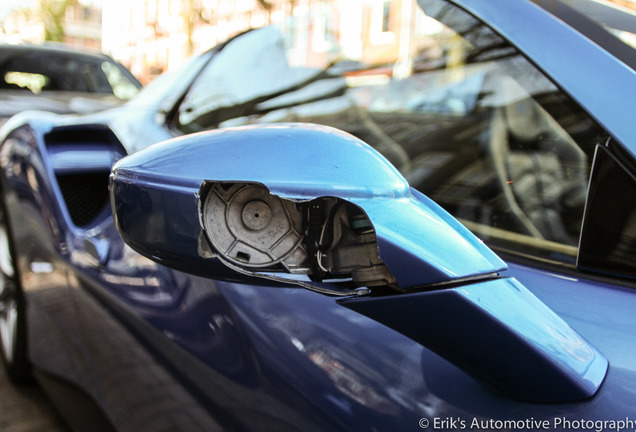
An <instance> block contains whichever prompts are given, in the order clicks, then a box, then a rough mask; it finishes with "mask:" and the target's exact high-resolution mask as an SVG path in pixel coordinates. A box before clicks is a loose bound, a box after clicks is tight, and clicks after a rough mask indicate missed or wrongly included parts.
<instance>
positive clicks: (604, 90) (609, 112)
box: [424, 0, 636, 157]
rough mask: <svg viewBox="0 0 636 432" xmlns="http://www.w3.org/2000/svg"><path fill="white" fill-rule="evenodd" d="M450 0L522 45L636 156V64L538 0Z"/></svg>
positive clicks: (518, 45)
mask: <svg viewBox="0 0 636 432" xmlns="http://www.w3.org/2000/svg"><path fill="white" fill-rule="evenodd" d="M449 1H450V2H452V3H454V4H456V5H457V6H459V7H461V8H463V9H465V10H466V11H468V12H470V13H472V14H473V15H475V16H476V17H478V18H480V19H481V20H482V21H484V22H485V23H487V24H488V25H489V26H490V27H492V28H493V29H494V30H495V31H497V32H498V33H499V34H501V35H502V36H503V37H505V38H506V39H508V40H509V41H510V42H511V43H513V44H514V45H515V46H517V48H519V50H520V51H521V52H522V53H524V54H525V55H526V56H527V57H528V58H529V59H530V60H531V61H532V62H534V63H535V64H536V65H537V66H538V67H539V68H541V69H542V70H543V71H544V73H546V74H547V75H548V76H549V77H551V78H552V79H553V81H555V83H557V84H558V85H559V86H560V87H561V89H562V90H563V91H565V92H566V93H567V94H569V95H570V97H572V99H574V100H575V101H576V102H577V103H579V104H580V105H581V107H582V108H583V109H585V110H586V111H587V112H588V114H589V115H590V116H592V117H593V118H594V119H595V120H596V121H597V122H598V123H599V124H600V125H601V126H603V127H604V128H605V129H606V130H607V131H608V132H610V134H611V135H612V136H613V137H614V139H615V140H617V141H618V142H619V143H621V144H623V146H625V148H626V149H627V150H628V151H629V152H630V153H631V154H632V156H634V157H636V128H634V127H633V115H634V113H635V112H636V98H633V97H626V95H633V94H636V71H635V70H634V69H632V68H631V67H630V66H628V65H627V64H626V63H625V62H623V61H621V60H620V59H618V58H617V57H615V56H614V55H613V54H612V53H611V52H610V51H608V50H607V49H605V48H603V47H602V46H601V45H599V44H598V43H596V42H594V41H593V40H591V39H590V38H589V37H587V36H585V35H584V34H583V33H581V31H580V30H578V29H575V28H574V27H572V26H570V25H568V24H567V23H566V22H565V21H563V20H562V19H560V18H558V17H556V16H555V15H553V14H552V13H550V12H548V11H547V10H546V9H544V8H542V7H541V6H539V5H538V4H537V1H539V0H535V1H532V0H449ZM551 1H556V2H560V0H551ZM424 10H426V8H424Z"/></svg>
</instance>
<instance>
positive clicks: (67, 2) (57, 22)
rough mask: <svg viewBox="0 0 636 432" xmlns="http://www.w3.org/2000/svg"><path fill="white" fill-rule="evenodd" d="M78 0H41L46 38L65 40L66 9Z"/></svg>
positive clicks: (56, 40) (41, 15)
mask: <svg viewBox="0 0 636 432" xmlns="http://www.w3.org/2000/svg"><path fill="white" fill-rule="evenodd" d="M76 3H77V0H39V6H40V11H39V13H40V18H41V19H42V23H43V24H44V40H46V41H52V42H63V41H64V36H65V31H64V16H65V14H66V10H67V9H68V8H69V7H70V6H73V5H75V4H76Z"/></svg>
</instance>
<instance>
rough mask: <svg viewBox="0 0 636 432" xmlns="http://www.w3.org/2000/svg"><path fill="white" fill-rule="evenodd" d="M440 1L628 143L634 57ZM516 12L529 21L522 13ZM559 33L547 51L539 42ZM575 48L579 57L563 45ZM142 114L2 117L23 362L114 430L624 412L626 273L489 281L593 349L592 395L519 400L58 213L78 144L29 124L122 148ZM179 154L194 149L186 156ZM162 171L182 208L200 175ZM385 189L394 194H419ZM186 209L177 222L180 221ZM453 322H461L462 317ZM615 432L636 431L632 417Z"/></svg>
mask: <svg viewBox="0 0 636 432" xmlns="http://www.w3.org/2000/svg"><path fill="white" fill-rule="evenodd" d="M454 3H456V4H458V5H459V6H461V7H463V8H465V9H467V10H469V11H471V12H472V13H474V14H475V15H477V16H479V17H481V18H484V19H486V21H487V22H489V23H490V24H491V25H492V26H493V28H495V29H496V30H497V31H499V32H500V33H501V34H502V35H504V36H505V37H507V38H508V39H509V40H510V41H512V42H514V43H515V44H516V45H517V46H519V48H520V49H521V50H522V51H523V52H524V53H525V54H526V55H527V56H528V57H529V58H531V59H532V60H533V61H534V62H535V63H536V64H538V65H539V66H540V67H541V68H542V69H543V70H544V71H546V73H547V74H548V75H550V76H551V77H552V78H554V79H555V80H556V81H558V82H559V83H561V85H562V87H563V89H564V90H565V91H566V92H568V93H569V94H570V95H572V96H573V97H575V99H576V100H577V102H579V103H580V104H581V105H582V106H583V107H584V108H585V109H587V110H588V111H589V112H590V113H591V114H592V115H593V116H594V117H595V119H596V120H597V121H598V122H599V123H600V124H601V125H603V126H605V127H606V128H607V129H608V130H609V131H611V133H612V134H613V136H614V138H615V139H616V140H617V141H618V142H620V143H621V144H622V145H623V146H624V147H625V148H626V149H627V150H628V151H629V152H630V153H631V154H632V155H636V135H635V134H636V130H635V129H634V127H633V119H632V117H633V113H634V112H636V106H635V105H636V99H635V98H630V97H624V95H625V94H636V89H635V88H634V86H635V85H636V79H634V74H635V73H634V71H633V70H632V69H630V68H628V67H627V66H625V65H624V64H622V63H620V62H619V61H618V60H615V59H614V58H613V57H611V56H610V55H609V54H607V53H606V52H605V51H604V50H603V49H602V48H600V47H598V46H597V45H595V44H594V43H593V42H591V41H590V40H588V39H585V38H583V37H581V35H580V34H578V33H577V32H576V31H574V30H572V29H571V28H569V27H567V26H566V25H565V24H564V23H562V22H560V21H558V20H555V19H553V18H551V17H549V15H548V14H547V12H545V11H544V10H542V9H540V8H539V7H537V6H536V5H535V4H534V3H532V2H529V1H524V0H521V1H515V2H511V1H508V0H505V1H504V0H501V1H491V0H466V1H459V0H456V1H454ZM504 4H505V7H504ZM520 19H521V20H534V21H536V22H537V26H536V27H534V28H532V27H529V26H520V25H518V21H519V20H520ZM537 28H540V29H541V31H537ZM557 38H558V40H559V41H560V42H559V46H561V47H562V48H561V51H558V50H547V49H545V46H546V45H548V44H551V43H552V41H553V40H555V39H557ZM581 52H585V53H586V54H585V56H581V57H577V54H576V53H581ZM564 59H567V61H565V60H564ZM591 64H593V65H594V66H590V65H591ZM607 74H611V76H612V79H607V77H606V75H607ZM572 77H576V79H572ZM140 100H142V99H140ZM151 102H152V104H151V105H152V106H153V109H154V107H155V105H156V104H155V102H156V101H154V100H153V101H151ZM155 116H156V112H154V111H148V110H144V109H142V107H141V106H140V105H139V104H138V103H136V102H133V103H132V104H129V105H128V106H126V107H123V108H122V109H120V110H115V111H112V112H108V113H103V114H99V115H97V116H92V117H88V118H86V119H81V120H80V119H67V118H61V117H57V116H48V115H44V114H42V113H37V114H35V113H24V114H22V115H20V116H19V117H18V118H14V119H12V120H11V121H10V122H9V123H8V124H7V125H5V126H4V128H3V135H2V140H3V146H2V149H1V150H0V165H1V168H2V171H3V173H4V177H5V178H4V179H3V181H4V183H3V185H2V187H3V191H4V193H5V201H6V205H7V208H8V209H9V214H10V218H11V225H12V227H13V229H14V241H15V242H16V244H19V245H24V246H25V248H24V249H23V250H21V252H20V254H19V256H17V257H16V261H17V267H18V271H19V273H20V277H21V281H22V284H23V288H24V290H25V295H26V297H27V299H28V320H29V323H30V327H29V335H30V338H29V348H30V354H31V360H32V363H33V365H34V366H35V367H37V368H39V369H40V370H42V371H45V372H47V373H50V374H54V375H56V376H59V377H62V378H63V379H65V380H66V381H68V382H70V383H72V384H75V385H77V386H78V387H81V388H83V389H85V391H86V393H88V395H89V396H90V398H91V399H93V400H94V401H95V402H96V404H97V405H98V406H99V407H100V408H101V409H103V410H104V411H105V412H106V413H108V416H109V418H110V420H111V421H112V423H113V425H114V426H115V427H116V428H119V429H121V430H135V431H141V430H158V429H160V428H161V427H166V425H169V427H170V428H172V429H174V430H188V431H195V430H206V431H208V430H220V429H221V426H222V427H223V428H225V429H229V430H241V431H242V430H300V429H302V430H310V431H312V430H313V431H329V430H333V431H337V430H340V431H345V430H368V431H374V430H375V431H377V430H420V429H421V428H424V429H425V428H426V427H424V426H425V425H426V426H428V427H429V428H435V429H437V430H456V429H469V428H473V429H487V428H488V427H490V429H501V428H498V427H497V425H496V424H495V425H493V424H489V423H488V422H489V421H490V420H492V419H496V420H498V421H503V420H511V421H515V422H523V421H525V420H528V421H535V422H544V421H546V422H548V423H547V424H548V425H549V428H551V429H553V430H572V429H575V428H576V427H573V426H572V424H573V422H576V421H588V420H589V421H593V422H598V421H607V422H611V421H626V422H628V421H632V420H633V421H635V422H636V418H634V417H636V416H635V415H634V412H633V401H634V399H635V398H636V391H635V390H634V389H636V362H634V361H633V353H634V352H636V340H635V338H634V337H633V335H634V334H635V333H636V315H635V314H634V313H633V311H634V310H636V295H635V294H634V291H633V289H632V288H630V287H628V285H629V283H627V282H625V281H619V280H616V281H615V282H616V284H614V283H610V282H611V281H610V280H609V279H604V280H603V281H599V280H595V279H593V278H592V277H590V278H582V277H581V276H580V275H576V276H573V275H572V272H562V273H561V272H557V271H556V270H552V271H547V270H541V269H538V268H533V267H529V266H524V265H520V264H516V263H514V262H510V263H508V265H509V269H508V270H507V271H506V272H505V273H504V275H505V276H510V277H514V278H516V279H517V280H518V281H519V282H521V283H522V284H523V285H524V286H525V287H526V288H527V289H528V291H529V292H531V293H532V294H534V295H535V296H536V297H537V298H538V299H539V300H541V301H542V302H543V303H545V304H546V305H547V306H548V307H550V308H551V309H552V310H553V311H554V312H555V313H556V314H557V315H558V316H559V317H561V318H562V319H563V320H564V321H565V322H566V323H567V324H568V325H569V326H571V327H572V328H573V329H574V330H575V331H576V332H578V333H579V334H580V335H581V336H582V337H583V338H584V339H585V340H586V341H588V342H589V343H590V344H591V345H592V346H593V347H594V348H595V349H597V350H598V352H600V353H602V355H604V356H605V357H606V358H607V359H608V360H609V370H608V372H607V376H606V377H605V380H604V382H603V383H602V384H601V385H600V389H599V390H598V392H597V393H596V394H594V396H593V397H590V398H589V399H587V400H583V401H577V402H570V403H560V404H535V403H527V402H520V401H517V400H514V399H510V398H508V397H504V396H501V395H499V394H497V393H496V392H492V391H489V390H488V389H487V388H486V387H485V386H484V385H482V384H481V383H479V382H477V381H476V380H475V379H474V378H473V377H471V376H470V375H468V374H467V373H466V372H464V371H463V370H461V369H460V368H459V367H458V366H457V365H455V364H453V363H452V362H450V361H448V360H446V359H444V358H443V357H441V356H440V355H439V354H437V353H435V352H434V351H433V350H431V349H429V348H427V347H425V346H423V345H422V344H421V343H418V342H416V341H414V340H413V339H412V338H409V337H407V336H405V335H404V334H401V333H400V332H399V331H397V330H396V329H393V328H390V326H387V325H385V324H382V323H379V322H378V321H376V320H374V319H371V318H368V317H366V316H364V314H360V313H358V312H354V311H353V310H351V309H350V308H349V307H348V306H345V305H343V303H341V302H338V300H337V299H334V298H331V297H326V296H323V295H320V294H317V293H314V292H309V291H306V290H302V289H299V288H297V287H285V288H282V287H280V286H271V285H267V284H265V283H262V282H260V281H257V280H254V281H251V282H250V283H248V281H246V280H244V279H241V280H239V279H238V278H236V279H233V278H232V275H231V274H229V273H227V274H223V276H224V277H223V280H211V279H209V278H205V277H200V276H193V275H191V274H187V273H183V272H179V271H176V270H172V269H169V268H167V267H165V266H162V265H159V264H157V263H155V262H153V261H150V260H149V259H147V258H145V257H143V256H141V255H139V254H137V253H136V252H134V251H132V250H131V249H130V248H129V247H128V246H126V245H125V244H124V242H123V240H122V239H121V238H120V236H119V234H118V232H117V230H116V227H115V224H114V221H113V220H112V218H109V217H107V218H104V219H101V220H100V222H99V223H98V224H95V225H91V226H89V227H84V228H78V227H77V226H74V225H73V224H72V223H71V222H70V215H69V214H68V211H67V210H66V209H65V208H64V206H63V205H61V203H63V202H64V197H63V196H62V193H61V191H60V189H59V187H58V186H57V184H56V183H55V182H54V181H53V179H54V178H55V175H56V170H57V171H58V172H59V171H64V170H69V169H70V170H73V167H74V165H75V162H73V159H74V158H75V156H76V155H73V154H68V153H66V154H65V153H64V151H62V150H60V151H49V149H48V148H47V145H46V142H45V141H46V140H45V135H46V134H47V133H50V132H51V131H52V130H53V129H54V127H59V126H65V125H75V124H78V123H79V124H80V126H82V127H88V126H89V125H91V124H101V125H107V126H108V127H109V128H110V129H111V130H112V131H113V132H114V134H115V135H116V136H117V137H118V138H119V139H120V140H121V142H122V144H123V145H124V146H125V147H126V148H127V149H128V150H129V151H132V150H137V149H138V148H140V147H145V146H147V145H149V144H152V143H153V142H156V141H159V140H164V139H167V138H170V137H171V133H170V132H169V131H168V130H167V129H164V128H161V127H158V126H157V125H156V123H154V122H155ZM82 123H83V124H82ZM140 136H141V137H142V138H135V140H137V141H133V139H132V137H140ZM92 150H93V151H94V152H93V153H90V152H87V153H90V154H94V155H95V156H96V157H95V159H91V160H94V161H95V164H94V165H95V167H101V166H103V165H104V163H108V162H106V160H105V159H104V157H105V153H104V151H102V150H103V148H102V147H99V146H98V147H93V148H92ZM111 150H113V149H112V148H111ZM111 150H108V151H111ZM113 151H114V150H113ZM115 153H116V152H115ZM84 156H86V157H89V156H87V155H86V154H85V155H84ZM248 156H249V155H248ZM252 156H253V155H252ZM264 156H266V155H264ZM296 156H298V155H296ZM191 159H192V160H191V161H190V162H189V163H195V162H197V161H196V155H193V156H192V157H191ZM186 160H187V159H186ZM83 162H84V161H83ZM172 168H174V167H171V169H172ZM178 168H179V169H180V170H181V171H182V172H181V174H182V175H183V176H181V175H178V176H177V175H175V176H174V181H173V182H172V185H171V186H172V187H175V186H180V187H181V188H182V192H184V194H182V198H180V199H182V200H183V201H179V200H177V201H174V202H171V203H169V205H171V206H172V209H173V214H178V213H179V212H181V209H182V208H183V207H180V206H181V205H184V206H186V207H187V206H190V208H194V207H195V206H196V200H195V198H194V195H193V192H195V191H197V190H198V188H199V187H200V183H198V181H199V180H200V179H192V178H190V179H188V178H187V174H188V171H189V170H188V166H187V164H185V163H184V164H183V165H182V166H180V167H178ZM348 168H352V167H348ZM353 168H356V167H353ZM357 168H359V167H357ZM260 174H262V175H269V174H276V173H275V172H273V173H272V172H270V171H269V170H268V171H267V172H264V173H260ZM361 175H362V173H361ZM255 177H256V176H255ZM184 178H186V180H184ZM162 180H165V177H163V178H162ZM331 186H337V185H334V184H331ZM398 186H399V187H398V188H397V189H398V190H399V191H400V192H399V193H403V194H405V195H407V194H409V193H413V196H415V197H416V198H417V200H420V201H422V202H423V201H424V198H423V197H422V196H421V194H418V193H416V192H410V191H409V190H408V188H406V187H405V185H403V184H402V183H400V182H398ZM336 189H337V188H335V187H333V188H331V191H332V192H334V193H335V190H336ZM323 191H329V189H323ZM279 192H280V193H283V192H284V191H283V190H280V191H279ZM380 195H381V194H380ZM181 203H183V204H181ZM157 214H159V213H157ZM175 217H176V216H175ZM174 220H177V221H178V220H180V219H178V218H177V219H174ZM194 222H196V221H189V222H188V224H189V225H187V224H186V226H190V227H195V228H196V227H197V226H198V225H196V224H194ZM182 234H183V235H184V236H185V235H190V236H195V237H196V233H193V232H191V231H188V232H184V233H182ZM394 242H395V241H394V240H391V243H394ZM492 269H498V270H501V266H499V265H498V264H497V265H495V266H494V267H493V268H492ZM190 270H192V271H194V270H195V269H194V268H193V269H190ZM218 270H219V271H222V269H220V268H219V269H218ZM256 285H257V286H256ZM480 289H481V288H480ZM484 289H485V288H484ZM457 295H460V296H463V297H464V299H467V297H466V296H467V295H468V294H460V293H457ZM467 300H469V299H467ZM513 310H514V308H511V309H510V311H511V312H512V311H513ZM61 317H63V319H62V318H61ZM453 324H455V325H457V331H461V328H462V324H463V325H464V326H466V327H467V328H469V327H470V326H471V325H472V322H471V321H466V322H463V321H459V322H457V323H453ZM398 330H400V331H404V330H403V329H398ZM38 334H48V335H49V337H48V338H46V339H42V338H38V337H37V335H38ZM464 336H465V337H468V336H467V335H464ZM503 344H504V342H503V341H499V340H490V341H489V345H488V346H489V347H490V348H491V349H492V350H497V352H501V353H503V352H506V351H505V350H506V347H505V346H504V345H503ZM475 349H478V348H477V347H476V348H475ZM499 350H501V351H499ZM575 351H576V350H575ZM594 370H595V371H596V372H593V371H592V370H590V371H589V373H590V374H592V375H594V376H595V378H594V379H593V381H594V382H596V383H597V384H599V380H600V379H599V376H600V373H598V370H599V368H598V366H595V369H594ZM586 373H587V372H585V371H584V372H583V374H582V375H586ZM584 385H585V384H584ZM548 390H552V389H548ZM113 395H117V396H116V397H115V396H113ZM568 422H569V423H568ZM536 424H537V423H530V426H533V425H536ZM541 424H542V425H543V424H544V423H541ZM606 424H609V423H606ZM220 425H221V426H220ZM579 425H580V423H579ZM514 426H515V428H517V429H520V427H518V426H519V423H514ZM575 426H576V424H575ZM528 428H530V427H528ZM504 429H505V428H504ZM509 429H512V427H509ZM535 429H540V428H539V427H535ZM623 429H627V430H633V429H636V426H635V423H626V424H625V426H624V427H623Z"/></svg>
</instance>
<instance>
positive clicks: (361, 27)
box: [0, 0, 636, 83]
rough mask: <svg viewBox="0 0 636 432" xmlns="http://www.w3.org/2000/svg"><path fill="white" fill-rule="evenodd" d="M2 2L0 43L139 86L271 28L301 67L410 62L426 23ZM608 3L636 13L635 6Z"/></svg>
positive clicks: (59, 0)
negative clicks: (78, 54) (88, 61)
mask: <svg viewBox="0 0 636 432" xmlns="http://www.w3.org/2000/svg"><path fill="white" fill-rule="evenodd" d="M1 1H2V4H0V20H1V23H0V42H4V43H24V42H28V43H41V42H44V41H59V42H64V43H67V44H70V45H73V46H76V47H82V48H87V49H92V50H102V51H104V52H106V53H107V54H110V55H111V56H112V57H114V58H115V59H117V60H119V61H120V62H121V63H123V64H124V65H125V66H127V67H128V68H129V69H130V70H131V71H132V72H133V73H134V74H135V75H136V76H137V77H138V78H139V79H140V80H141V81H142V83H148V82H149V81H151V80H152V79H153V78H154V77H156V76H157V75H158V74H160V73H161V72H163V71H166V70H168V69H172V68H174V67H176V66H178V65H180V64H182V63H183V61H184V60H185V59H186V58H188V57H189V56H190V55H192V54H196V53H200V52H202V51H205V50H207V49H209V48H211V47H213V46H215V45H216V44H218V43H219V42H221V41H224V40H226V39H228V38H229V37H231V36H234V35H236V34H238V33H240V32H243V31H245V30H248V29H250V28H257V27H262V26H264V25H266V24H269V23H292V24H286V25H287V26H288V27H289V28H288V29H287V31H288V32H293V33H294V34H295V38H296V40H301V41H302V44H301V45H299V46H296V47H294V50H295V52H294V53H293V54H294V55H295V56H298V59H299V62H301V61H302V62H306V64H311V59H312V58H314V57H315V58H316V61H317V62H321V60H322V61H324V57H325V56H328V55H329V48H330V46H331V45H333V44H335V43H336V42H337V43H338V44H339V45H340V46H341V47H342V46H344V47H345V50H347V51H348V52H347V54H348V56H349V57H350V58H356V59H360V60H361V61H364V62H366V63H370V64H378V65H381V64H382V63H388V62H395V61H396V60H397V59H395V58H389V57H388V56H389V54H387V53H395V52H398V53H400V54H399V55H400V56H403V58H405V59H407V58H409V57H410V56H409V55H408V53H409V52H411V51H412V50H413V49H414V48H416V47H412V46H411V37H412V35H411V33H412V29H413V28H414V27H413V25H414V22H415V20H417V19H425V18H424V17H422V16H421V15H422V14H420V13H415V10H416V6H415V4H416V0H1ZM595 1H596V0H595ZM603 1H604V2H610V3H611V4H613V5H615V7H625V8H629V9H631V10H634V11H636V0H603ZM291 17H293V20H292V21H290V20H288V18H291ZM403 22H407V23H409V25H404V26H402V23H403ZM362 41H368V42H364V43H363V42H362ZM396 48H398V49H397V50H396ZM417 49H421V47H417ZM255 54H256V53H255ZM391 55H392V56H395V54H391ZM405 66H407V65H405ZM407 69H408V68H407Z"/></svg>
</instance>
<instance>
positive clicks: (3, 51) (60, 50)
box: [0, 42, 110, 59]
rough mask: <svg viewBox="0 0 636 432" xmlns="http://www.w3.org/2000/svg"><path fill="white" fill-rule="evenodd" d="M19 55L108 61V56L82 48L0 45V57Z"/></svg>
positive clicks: (62, 45)
mask: <svg viewBox="0 0 636 432" xmlns="http://www.w3.org/2000/svg"><path fill="white" fill-rule="evenodd" d="M21 53H42V54H45V53H46V54H60V55H65V56H68V55H71V56H83V57H92V58H94V59H105V58H107V59H110V57H109V56H107V55H106V54H103V53H101V52H98V51H94V52H93V51H86V50H84V49H82V48H76V47H72V46H69V45H65V44H61V43H50V42H48V43H46V44H43V45H33V44H0V56H3V55H7V54H21Z"/></svg>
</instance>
